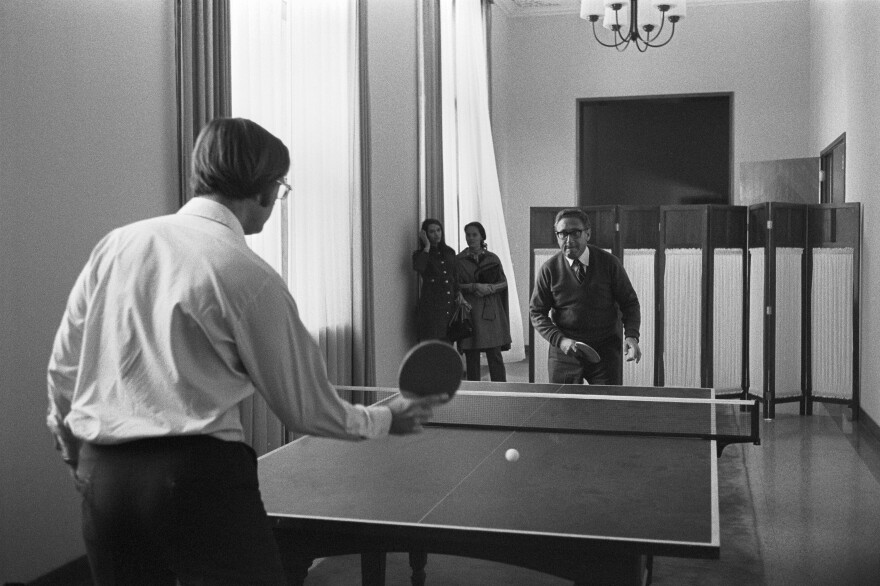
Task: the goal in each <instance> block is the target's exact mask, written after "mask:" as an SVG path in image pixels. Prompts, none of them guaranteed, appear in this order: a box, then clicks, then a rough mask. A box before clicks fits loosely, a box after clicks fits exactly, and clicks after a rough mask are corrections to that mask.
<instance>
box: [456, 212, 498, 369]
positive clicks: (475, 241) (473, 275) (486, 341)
mask: <svg viewBox="0 0 880 586" xmlns="http://www.w3.org/2000/svg"><path fill="white" fill-rule="evenodd" d="M464 236H465V240H466V241H467V244H468V247H467V248H466V249H464V250H462V251H461V253H459V255H458V256H457V257H456V261H457V263H456V273H457V274H458V286H459V289H460V290H461V292H462V294H463V295H464V299H465V301H466V302H467V303H468V304H470V306H471V322H473V326H474V335H473V336H472V337H470V338H465V339H464V340H461V341H459V343H458V348H459V350H461V351H462V352H464V355H465V362H466V364H467V378H468V380H480V352H485V353H486V360H487V361H488V363H489V378H491V379H492V380H493V381H501V382H503V381H506V380H507V373H506V372H505V370H504V361H503V360H502V358H501V351H502V350H510V319H509V318H508V316H509V310H508V303H507V279H506V277H505V276H504V269H502V268H501V259H499V258H498V256H497V255H495V254H492V253H491V252H489V251H488V250H487V249H486V229H485V228H483V225H482V224H480V223H479V222H471V223H470V224H468V225H467V226H465V227H464Z"/></svg>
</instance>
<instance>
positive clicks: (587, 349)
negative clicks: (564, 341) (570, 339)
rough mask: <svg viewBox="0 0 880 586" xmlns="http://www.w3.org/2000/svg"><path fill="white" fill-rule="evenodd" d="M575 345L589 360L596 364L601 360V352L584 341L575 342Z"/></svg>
mask: <svg viewBox="0 0 880 586" xmlns="http://www.w3.org/2000/svg"><path fill="white" fill-rule="evenodd" d="M574 347H575V348H576V349H577V351H578V352H579V353H580V354H581V356H583V357H584V358H585V359H586V361H587V362H591V363H593V364H595V363H597V362H599V361H600V360H601V358H600V357H599V353H598V352H596V351H595V350H594V349H593V347H592V346H590V345H588V344H584V343H583V342H575V343H574Z"/></svg>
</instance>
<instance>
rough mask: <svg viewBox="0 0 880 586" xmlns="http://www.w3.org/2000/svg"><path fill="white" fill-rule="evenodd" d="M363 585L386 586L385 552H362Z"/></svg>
mask: <svg viewBox="0 0 880 586" xmlns="http://www.w3.org/2000/svg"><path fill="white" fill-rule="evenodd" d="M361 584H362V586H385V552H384V551H378V552H375V551H371V552H369V553H362V554H361Z"/></svg>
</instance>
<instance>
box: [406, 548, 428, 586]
mask: <svg viewBox="0 0 880 586" xmlns="http://www.w3.org/2000/svg"><path fill="white" fill-rule="evenodd" d="M427 565H428V554H427V553H426V552H424V551H411V552H409V567H410V568H412V577H411V578H410V582H411V583H412V586H425V577H426V574H425V566H427Z"/></svg>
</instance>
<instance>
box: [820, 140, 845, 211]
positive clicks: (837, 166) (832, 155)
mask: <svg viewBox="0 0 880 586" xmlns="http://www.w3.org/2000/svg"><path fill="white" fill-rule="evenodd" d="M819 180H820V181H821V183H820V185H821V187H820V190H819V192H820V193H821V202H820V203H845V202H846V133H845V132H844V133H843V134H841V135H840V136H839V137H837V140H835V141H834V142H832V143H831V144H830V145H828V146H827V147H826V148H825V150H823V151H822V153H821V154H820V155H819Z"/></svg>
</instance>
